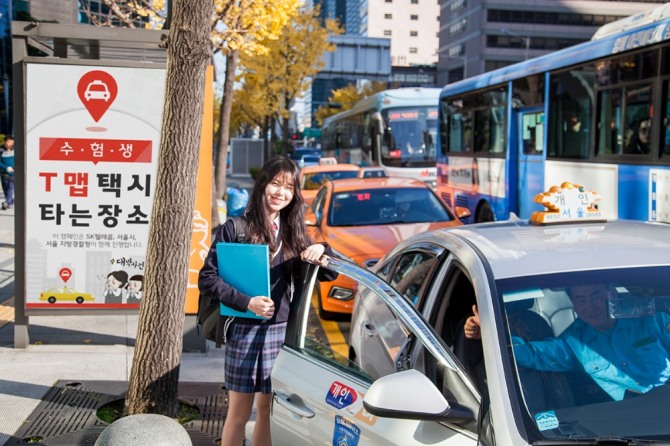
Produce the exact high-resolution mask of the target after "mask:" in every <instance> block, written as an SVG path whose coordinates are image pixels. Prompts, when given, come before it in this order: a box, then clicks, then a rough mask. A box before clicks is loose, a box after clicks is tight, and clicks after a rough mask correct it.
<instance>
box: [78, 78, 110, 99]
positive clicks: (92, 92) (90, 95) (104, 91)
mask: <svg viewBox="0 0 670 446" xmlns="http://www.w3.org/2000/svg"><path fill="white" fill-rule="evenodd" d="M109 96H110V95H109V88H107V84H105V83H104V82H103V81H100V80H94V81H93V82H91V83H90V84H88V86H87V87H86V91H85V92H84V98H85V99H86V100H87V101H90V100H91V99H103V100H104V101H105V102H107V101H109Z"/></svg>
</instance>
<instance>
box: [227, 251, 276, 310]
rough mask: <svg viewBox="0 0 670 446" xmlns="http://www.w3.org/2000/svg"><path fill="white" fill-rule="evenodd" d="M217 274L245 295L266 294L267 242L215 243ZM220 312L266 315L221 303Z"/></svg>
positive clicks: (267, 275)
mask: <svg viewBox="0 0 670 446" xmlns="http://www.w3.org/2000/svg"><path fill="white" fill-rule="evenodd" d="M216 257H217V259H218V263H219V264H218V267H219V277H221V278H222V279H223V280H224V282H226V283H227V284H229V285H230V286H232V287H234V288H235V289H237V290H238V291H239V292H241V293H244V294H246V295H248V296H251V297H255V296H268V297H269V296H270V255H269V251H268V245H250V244H247V243H224V242H220V243H217V244H216ZM221 315H222V316H235V317H245V318H251V319H266V318H264V317H262V316H258V315H256V314H255V313H254V312H253V311H251V310H247V311H237V310H234V309H232V308H230V307H228V306H226V305H223V304H221Z"/></svg>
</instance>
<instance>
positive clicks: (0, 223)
mask: <svg viewBox="0 0 670 446" xmlns="http://www.w3.org/2000/svg"><path fill="white" fill-rule="evenodd" d="M231 181H234V182H237V183H238V184H240V186H241V187H245V188H246V187H249V188H250V187H251V186H252V185H253V182H252V180H251V178H250V177H248V176H241V177H240V178H236V177H233V178H232V179H231ZM0 196H1V194H0ZM0 201H1V200H0ZM14 272H15V265H14V209H9V210H6V211H2V210H0V413H1V414H2V416H1V417H0V444H1V445H4V444H5V443H6V442H8V441H9V440H10V439H12V436H13V434H14V433H16V432H17V430H19V428H21V427H22V425H23V423H24V422H25V420H26V419H28V418H29V416H30V414H31V413H32V412H33V411H34V410H35V408H36V407H37V406H38V404H39V403H40V402H41V400H42V398H43V397H44V395H45V394H46V393H47V392H48V391H49V390H50V389H51V387H52V386H53V385H54V383H56V381H58V380H73V381H128V379H129V377H130V369H131V366H132V360H133V353H134V345H135V338H136V334H137V321H138V316H137V315H119V316H116V315H110V316H90V315H71V316H70V315H68V316H31V317H30V319H29V326H28V333H29V336H30V345H29V346H28V347H27V348H25V349H15V348H14V324H13V298H14ZM8 318H10V319H8ZM3 320H4V322H3ZM207 344H208V345H207V350H206V352H204V353H190V352H189V353H182V357H181V366H180V375H179V380H180V382H210V383H211V382H223V349H217V348H215V347H214V344H213V343H210V342H209V341H208V343H207ZM253 419H254V416H252V422H250V423H248V424H247V439H248V440H249V439H250V438H251V432H252V431H253V424H254V423H253ZM249 444H250V441H249Z"/></svg>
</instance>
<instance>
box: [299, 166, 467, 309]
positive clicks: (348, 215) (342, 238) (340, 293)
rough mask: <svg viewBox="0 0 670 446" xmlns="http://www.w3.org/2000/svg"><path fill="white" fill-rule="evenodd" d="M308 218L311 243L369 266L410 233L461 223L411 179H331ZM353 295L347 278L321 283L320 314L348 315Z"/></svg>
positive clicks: (431, 192)
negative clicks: (323, 246) (323, 244)
mask: <svg viewBox="0 0 670 446" xmlns="http://www.w3.org/2000/svg"><path fill="white" fill-rule="evenodd" d="M341 165H342V164H340V166H341ZM354 173H355V172H354ZM464 212H467V210H466V211H464ZM305 220H306V223H307V231H308V233H309V235H310V237H311V238H312V240H314V241H315V242H327V243H328V244H329V245H330V246H331V247H332V248H333V251H334V253H335V254H336V255H337V256H338V257H340V258H343V259H348V260H351V261H353V262H355V263H357V264H359V265H361V266H364V267H366V268H369V267H371V266H373V265H374V264H375V263H376V262H377V260H379V259H380V258H381V257H383V256H384V255H385V254H386V253H387V252H388V251H390V250H391V248H393V247H394V246H395V245H397V244H398V243H399V242H401V241H403V240H405V239H406V238H408V237H411V236H412V235H415V234H419V233H422V232H426V231H430V230H434V229H442V228H448V227H452V226H460V225H461V224H462V223H461V221H460V219H459V218H458V217H457V216H456V214H455V213H454V212H453V211H452V210H451V209H450V208H449V207H448V206H447V205H446V204H445V203H444V202H443V201H442V200H441V199H440V198H438V196H437V195H435V193H434V192H433V190H432V189H431V188H430V187H429V186H427V185H426V184H425V183H424V182H422V181H419V180H416V179H411V178H365V179H362V178H354V179H344V180H336V181H327V182H326V183H325V184H323V186H322V187H321V189H319V191H318V193H317V195H316V197H315V198H314V200H313V201H312V204H311V206H310V208H308V209H307V211H306V219H305ZM354 292H355V290H354V284H353V282H352V281H351V280H349V279H347V278H344V277H343V278H340V279H336V280H334V281H332V282H324V283H322V284H320V285H319V286H318V287H317V294H318V301H319V314H320V316H321V317H322V318H324V319H331V318H334V317H336V316H338V315H347V316H348V315H349V314H350V313H351V310H352V307H353V298H354Z"/></svg>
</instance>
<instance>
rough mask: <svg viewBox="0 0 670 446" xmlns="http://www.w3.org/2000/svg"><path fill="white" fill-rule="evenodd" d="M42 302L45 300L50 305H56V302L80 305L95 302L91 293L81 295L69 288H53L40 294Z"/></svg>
mask: <svg viewBox="0 0 670 446" xmlns="http://www.w3.org/2000/svg"><path fill="white" fill-rule="evenodd" d="M40 300H45V301H47V302H49V303H50V304H55V303H56V302H62V301H67V302H72V301H74V302H76V303H78V304H83V303H84V302H90V301H93V300H95V299H94V298H93V295H91V294H89V293H80V292H79V291H76V290H73V289H72V288H70V287H68V286H63V287H56V288H51V289H49V290H47V291H44V292H43V293H40Z"/></svg>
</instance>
